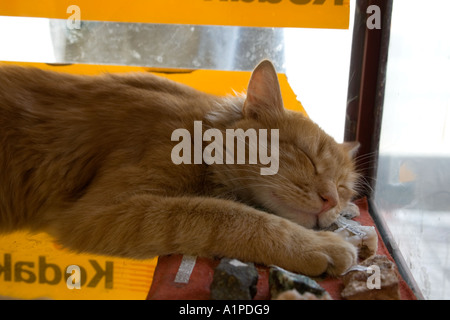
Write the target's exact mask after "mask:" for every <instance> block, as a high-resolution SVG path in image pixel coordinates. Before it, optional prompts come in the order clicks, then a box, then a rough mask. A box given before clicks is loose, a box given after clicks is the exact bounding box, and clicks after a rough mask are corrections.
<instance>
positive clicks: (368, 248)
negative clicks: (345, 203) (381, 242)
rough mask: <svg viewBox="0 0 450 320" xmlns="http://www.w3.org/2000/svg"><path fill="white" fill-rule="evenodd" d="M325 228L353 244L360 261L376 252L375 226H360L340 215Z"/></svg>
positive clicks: (376, 236)
mask: <svg viewBox="0 0 450 320" xmlns="http://www.w3.org/2000/svg"><path fill="white" fill-rule="evenodd" d="M327 230H328V231H333V232H334V233H336V234H337V235H339V236H340V237H342V238H343V239H344V240H346V241H348V242H350V243H351V244H353V245H354V246H355V247H356V248H357V249H358V258H359V260H360V261H363V260H366V259H368V258H370V257H372V256H374V255H375V253H376V252H377V249H378V234H377V231H376V230H375V227H371V226H362V225H361V224H360V223H359V222H357V221H354V220H351V219H347V218H345V217H344V216H340V217H338V219H337V220H336V221H335V222H334V223H333V224H332V225H331V226H330V227H328V228H327Z"/></svg>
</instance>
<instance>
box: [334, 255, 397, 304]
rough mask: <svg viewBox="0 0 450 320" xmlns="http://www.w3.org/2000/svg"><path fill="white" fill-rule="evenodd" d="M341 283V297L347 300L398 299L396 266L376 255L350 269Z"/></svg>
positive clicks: (384, 257)
mask: <svg viewBox="0 0 450 320" xmlns="http://www.w3.org/2000/svg"><path fill="white" fill-rule="evenodd" d="M352 269H354V270H352ZM342 281H343V283H344V286H345V287H344V289H343V290H342V292H341V296H342V298H344V299H347V300H399V299H400V292H399V280H398V275H397V269H396V266H395V264H394V263H393V262H392V261H391V260H389V259H388V258H387V257H386V256H383V255H376V256H374V257H372V258H369V259H367V260H365V261H363V262H362V263H361V264H359V265H358V266H356V267H354V268H351V269H350V271H348V272H347V273H346V274H345V275H344V276H343V277H342Z"/></svg>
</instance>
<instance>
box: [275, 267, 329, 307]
mask: <svg viewBox="0 0 450 320" xmlns="http://www.w3.org/2000/svg"><path fill="white" fill-rule="evenodd" d="M269 289H270V295H271V297H272V299H278V298H279V297H280V299H281V298H283V297H293V296H296V294H297V293H298V295H299V296H301V295H305V293H308V294H307V295H306V296H308V297H311V294H312V295H314V296H316V298H317V300H322V299H323V298H325V299H326V300H328V299H331V297H330V295H329V294H328V292H327V291H326V290H325V289H324V288H322V287H321V286H320V285H319V284H318V283H317V282H316V281H314V280H313V279H311V278H309V277H307V276H304V275H301V274H296V273H292V272H289V271H287V270H285V269H283V268H280V267H277V266H271V267H270V271H269ZM292 290H295V292H293V291H292ZM286 292H288V293H287V294H286Z"/></svg>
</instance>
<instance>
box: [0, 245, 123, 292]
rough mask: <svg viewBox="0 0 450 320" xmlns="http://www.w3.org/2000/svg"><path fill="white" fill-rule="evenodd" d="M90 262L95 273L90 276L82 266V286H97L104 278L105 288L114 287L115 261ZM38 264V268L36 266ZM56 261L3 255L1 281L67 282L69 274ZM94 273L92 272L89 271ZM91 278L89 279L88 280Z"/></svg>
mask: <svg viewBox="0 0 450 320" xmlns="http://www.w3.org/2000/svg"><path fill="white" fill-rule="evenodd" d="M89 264H90V266H91V267H92V269H93V271H94V272H95V274H94V275H93V276H92V277H88V272H87V271H86V268H84V267H82V266H80V272H81V286H83V285H84V284H86V283H87V287H89V288H96V287H97V286H98V285H99V284H100V282H101V281H102V280H104V287H105V289H112V288H113V271H114V263H113V262H112V261H106V262H105V267H104V268H103V267H102V266H101V265H100V264H99V263H98V262H97V261H96V260H93V259H90V260H89ZM36 265H37V268H36ZM63 271H65V270H61V268H60V267H59V266H58V265H57V264H54V263H48V262H47V260H46V257H45V256H39V257H38V261H37V262H34V261H15V262H14V263H13V260H12V256H11V254H9V253H5V254H4V255H3V263H2V262H1V261H0V282H1V281H5V282H11V281H14V282H24V283H40V284H49V285H57V284H59V283H61V282H62V281H64V284H65V283H66V280H67V278H68V277H69V276H70V275H69V274H65V273H63ZM89 275H92V273H89ZM88 280H89V281H88Z"/></svg>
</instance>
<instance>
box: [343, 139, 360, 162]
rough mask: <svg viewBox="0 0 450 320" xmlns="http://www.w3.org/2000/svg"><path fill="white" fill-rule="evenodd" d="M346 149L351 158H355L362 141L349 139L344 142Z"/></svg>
mask: <svg viewBox="0 0 450 320" xmlns="http://www.w3.org/2000/svg"><path fill="white" fill-rule="evenodd" d="M342 147H343V148H344V151H346V152H347V153H348V154H349V156H350V157H351V158H354V157H355V156H356V154H357V153H358V150H359V147H360V143H359V142H358V141H349V142H344V143H342Z"/></svg>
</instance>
